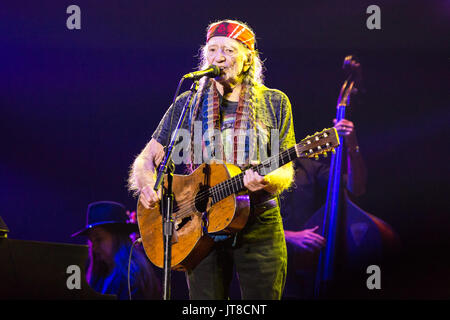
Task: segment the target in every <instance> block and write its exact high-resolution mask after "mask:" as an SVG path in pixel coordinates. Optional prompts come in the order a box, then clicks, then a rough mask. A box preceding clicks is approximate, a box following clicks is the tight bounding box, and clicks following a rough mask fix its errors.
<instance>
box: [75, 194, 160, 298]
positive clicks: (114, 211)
mask: <svg viewBox="0 0 450 320" xmlns="http://www.w3.org/2000/svg"><path fill="white" fill-rule="evenodd" d="M137 231H138V227H137V225H136V224H135V223H130V222H129V221H128V215H127V213H126V209H125V207H124V206H123V205H122V204H120V203H117V202H112V201H99V202H94V203H91V204H89V206H88V209H87V221H86V227H85V228H84V229H82V230H80V231H78V232H76V233H74V234H73V235H72V237H76V236H86V237H88V245H89V261H88V267H87V272H86V278H87V281H88V283H89V285H90V286H91V287H92V288H93V289H94V290H96V291H97V292H100V293H103V294H115V295H117V298H118V299H120V300H128V299H131V298H132V299H160V298H161V293H160V288H159V281H158V280H157V278H156V276H155V274H154V272H153V269H152V267H151V265H150V263H149V261H148V260H147V258H146V257H145V255H144V253H142V251H141V250H133V252H132V259H131V265H130V274H129V277H130V289H131V297H130V292H129V290H128V265H129V255H130V250H131V247H132V245H133V244H132V242H131V238H130V233H132V232H137Z"/></svg>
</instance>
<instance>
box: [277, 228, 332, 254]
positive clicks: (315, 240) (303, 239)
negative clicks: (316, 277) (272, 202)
mask: <svg viewBox="0 0 450 320" xmlns="http://www.w3.org/2000/svg"><path fill="white" fill-rule="evenodd" d="M317 229H319V226H315V227H314V228H311V229H305V230H302V231H289V230H285V231H284V234H285V237H286V241H287V242H291V243H293V244H294V245H296V246H298V247H300V248H302V249H304V250H306V251H309V252H315V251H319V250H320V249H322V248H323V247H325V243H326V240H325V238H324V237H322V236H321V235H320V234H317V233H316V232H315V231H317Z"/></svg>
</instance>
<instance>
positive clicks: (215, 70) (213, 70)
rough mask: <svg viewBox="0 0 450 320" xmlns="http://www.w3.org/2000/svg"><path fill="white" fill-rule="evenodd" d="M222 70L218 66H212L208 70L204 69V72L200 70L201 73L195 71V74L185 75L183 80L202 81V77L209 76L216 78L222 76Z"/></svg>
mask: <svg viewBox="0 0 450 320" xmlns="http://www.w3.org/2000/svg"><path fill="white" fill-rule="evenodd" d="M220 73H221V71H220V68H219V67H218V66H215V65H213V64H212V65H210V66H209V67H208V68H206V69H204V70H200V71H195V72H191V73H188V74H185V75H184V76H183V79H194V80H197V79H200V78H201V77H204V76H207V77H209V78H215V77H218V76H220Z"/></svg>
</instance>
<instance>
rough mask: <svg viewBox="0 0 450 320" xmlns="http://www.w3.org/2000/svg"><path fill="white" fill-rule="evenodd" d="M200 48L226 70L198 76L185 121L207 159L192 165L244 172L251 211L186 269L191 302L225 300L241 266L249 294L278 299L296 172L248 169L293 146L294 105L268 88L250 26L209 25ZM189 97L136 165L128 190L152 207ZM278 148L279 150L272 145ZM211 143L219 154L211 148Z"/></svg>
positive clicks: (203, 62) (204, 60) (206, 60)
mask: <svg viewBox="0 0 450 320" xmlns="http://www.w3.org/2000/svg"><path fill="white" fill-rule="evenodd" d="M201 52H202V54H201V58H200V68H201V69H203V68H205V67H207V66H208V65H216V66H217V67H219V68H220V70H221V73H220V75H219V76H217V77H216V78H214V79H210V78H206V77H204V78H202V79H201V80H200V82H199V89H198V92H197V94H196V96H195V97H194V99H195V100H194V103H193V108H192V110H191V112H190V113H189V117H188V119H186V121H185V123H184V126H183V128H184V129H186V130H189V132H190V133H191V142H190V145H191V147H190V150H194V149H195V148H201V149H202V151H203V152H201V153H202V155H203V157H201V161H198V157H196V156H195V154H194V152H190V160H189V161H188V162H189V163H188V164H189V165H190V168H191V169H192V168H194V167H195V165H198V164H200V163H201V162H207V161H209V160H211V158H212V159H214V158H216V159H219V160H222V161H225V162H227V163H232V164H235V165H238V166H239V167H240V168H241V169H243V170H245V176H244V185H245V187H246V188H247V190H248V192H249V195H250V205H251V210H250V217H249V220H248V222H247V224H246V226H245V227H244V228H243V229H242V230H241V231H240V232H238V233H237V234H235V235H233V236H230V237H228V238H226V239H222V238H221V237H214V235H212V237H213V238H214V240H215V246H214V250H212V251H211V252H210V254H209V255H208V256H207V257H206V258H205V259H204V260H202V261H201V262H200V264H199V265H197V266H196V267H195V268H194V269H193V270H191V271H189V272H187V280H188V286H189V295H190V298H191V299H227V298H228V297H229V286H230V283H231V280H232V276H233V274H232V273H233V267H235V268H236V271H237V274H238V278H239V283H240V287H241V296H242V298H243V299H280V298H281V295H282V292H283V288H284V284H285V278H286V265H287V261H286V260H287V254H286V243H285V239H284V232H283V225H282V220H281V216H280V207H279V199H278V195H279V194H280V193H281V192H282V191H283V190H285V189H287V188H288V187H289V186H290V184H291V182H292V180H293V176H294V170H293V167H292V164H287V165H284V166H283V167H281V168H279V169H277V170H275V171H273V172H272V173H271V174H269V175H266V176H264V177H262V176H260V175H259V174H258V173H257V172H254V171H253V170H249V168H250V167H251V165H254V164H255V163H258V162H260V161H261V160H263V157H264V154H266V155H268V154H270V155H274V154H277V153H278V152H281V151H283V150H285V149H288V148H290V147H292V146H294V145H295V135H294V127H293V120H292V110H291V104H290V102H289V99H288V98H287V96H286V95H285V94H284V93H283V92H281V91H279V90H276V89H269V88H267V87H265V86H264V85H263V79H262V69H263V68H262V67H263V66H262V61H261V60H260V58H259V54H258V51H257V50H256V41H255V34H254V32H253V31H252V29H250V27H249V26H247V25H246V24H244V23H242V22H239V21H234V20H223V21H219V22H216V23H212V24H210V25H209V26H208V28H207V34H206V44H205V45H204V46H203V47H202V48H201ZM187 97H188V92H185V93H183V94H181V95H180V96H179V97H178V98H177V99H176V102H175V103H174V105H172V106H171V107H170V108H169V110H168V111H167V112H166V114H165V115H164V117H163V119H162V120H161V122H160V124H159V126H158V128H157V129H156V131H155V132H154V133H153V135H152V139H151V140H150V142H148V144H147V145H146V146H145V148H144V149H143V150H142V152H141V153H140V154H139V156H138V157H137V158H136V160H135V161H134V163H133V166H132V170H131V172H130V177H129V185H130V189H131V190H134V191H136V192H137V193H140V201H141V203H142V204H143V205H144V207H146V208H151V207H153V206H154V205H155V203H156V202H158V201H160V193H155V192H154V190H153V186H154V172H155V169H156V167H157V166H158V165H159V163H160V162H161V160H162V159H163V157H164V147H163V146H164V145H166V144H167V141H168V140H169V138H170V136H171V134H172V131H173V127H174V124H176V122H177V120H178V118H179V115H180V113H181V110H182V108H183V106H184V104H185V102H186V99H187ZM172 111H173V114H172ZM172 124H173V125H172ZM196 124H197V125H198V124H200V125H201V130H202V135H199V138H197V139H194V136H195V135H194V134H193V132H194V126H195V125H196ZM216 132H219V136H218V137H219V138H218V139H217V135H216V134H215V133H216ZM195 137H197V136H195ZM274 139H276V140H277V141H276V142H277V143H275V144H273V143H271V142H273V140H274ZM195 140H198V141H195ZM272 145H276V146H279V150H271V146H272ZM211 146H213V147H214V148H213V149H214V150H215V152H213V153H211V152H206V151H207V150H211V149H210V148H211ZM205 155H206V156H205ZM208 157H210V159H208Z"/></svg>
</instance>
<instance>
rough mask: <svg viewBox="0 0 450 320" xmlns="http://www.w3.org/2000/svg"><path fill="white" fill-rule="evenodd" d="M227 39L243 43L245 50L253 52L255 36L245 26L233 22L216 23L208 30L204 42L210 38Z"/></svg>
mask: <svg viewBox="0 0 450 320" xmlns="http://www.w3.org/2000/svg"><path fill="white" fill-rule="evenodd" d="M219 36H222V37H228V38H231V39H235V40H238V41H240V42H241V43H243V44H244V45H245V46H246V47H247V48H249V49H250V50H252V51H254V50H255V35H254V34H253V32H252V31H250V30H249V29H248V28H247V27H246V26H244V25H243V24H240V23H239V22H235V21H223V22H217V23H215V24H213V25H211V27H210V28H209V29H208V33H207V34H206V42H208V41H209V39H211V38H212V37H219Z"/></svg>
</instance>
